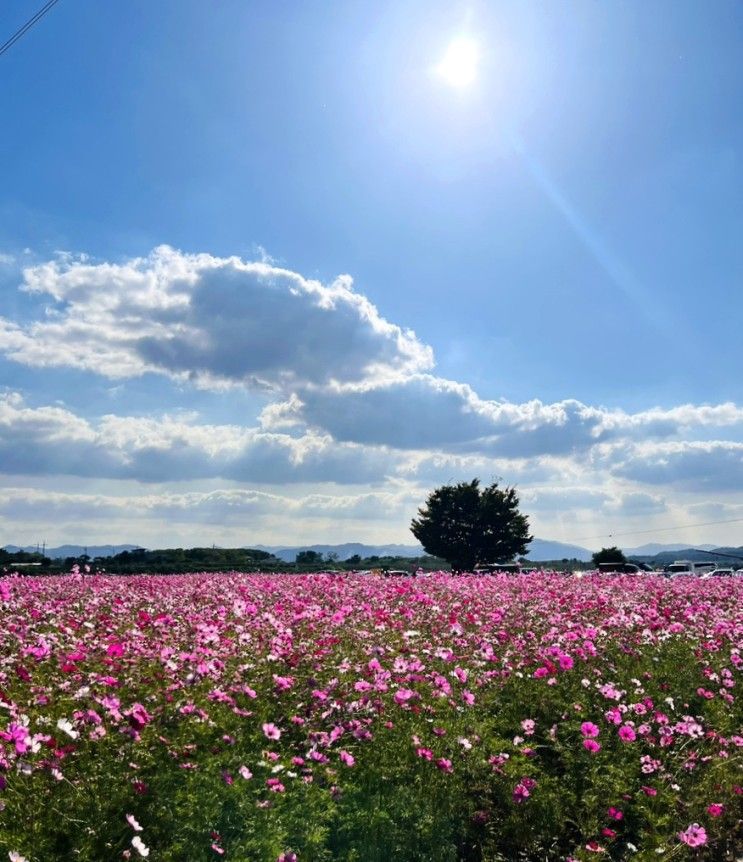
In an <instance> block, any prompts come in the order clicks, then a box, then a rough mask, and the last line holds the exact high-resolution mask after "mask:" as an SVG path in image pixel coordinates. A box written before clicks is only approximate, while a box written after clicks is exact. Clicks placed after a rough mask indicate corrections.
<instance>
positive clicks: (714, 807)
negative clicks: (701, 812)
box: [707, 802, 725, 817]
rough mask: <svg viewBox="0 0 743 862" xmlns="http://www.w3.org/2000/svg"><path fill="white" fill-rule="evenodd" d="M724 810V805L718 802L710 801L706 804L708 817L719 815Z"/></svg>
mask: <svg viewBox="0 0 743 862" xmlns="http://www.w3.org/2000/svg"><path fill="white" fill-rule="evenodd" d="M724 812H725V806H724V805H721V804H720V803H719V802H711V803H710V804H709V805H708V806H707V814H709V816H710V817H721V816H722V814H724Z"/></svg>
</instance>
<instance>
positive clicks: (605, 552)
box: [593, 545, 627, 567]
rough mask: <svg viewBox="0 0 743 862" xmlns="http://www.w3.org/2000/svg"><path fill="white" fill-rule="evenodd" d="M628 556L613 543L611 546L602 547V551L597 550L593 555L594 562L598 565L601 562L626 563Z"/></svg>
mask: <svg viewBox="0 0 743 862" xmlns="http://www.w3.org/2000/svg"><path fill="white" fill-rule="evenodd" d="M626 562H627V557H625V556H624V554H623V553H622V551H621V550H620V549H619V548H617V547H616V546H614V545H612V547H611V548H602V549H601V550H600V551H596V553H595V554H594V555H593V564H594V566H596V567H598V565H599V563H626Z"/></svg>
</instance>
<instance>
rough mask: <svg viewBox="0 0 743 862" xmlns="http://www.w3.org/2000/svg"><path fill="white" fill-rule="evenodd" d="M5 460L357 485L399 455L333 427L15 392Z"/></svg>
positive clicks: (141, 473) (66, 468) (2, 408)
mask: <svg viewBox="0 0 743 862" xmlns="http://www.w3.org/2000/svg"><path fill="white" fill-rule="evenodd" d="M0 465H2V466H0V471H1V472H3V473H5V474H6V475H20V474H25V475H40V474H45V475H46V474H48V475H71V476H79V477H101V478H111V479H136V480H139V481H141V482H164V481H171V482H172V481H186V480H194V479H205V478H223V479H231V480H234V481H244V482H254V483H266V484H284V483H292V482H336V483H343V484H354V483H378V482H381V481H382V480H383V479H384V477H385V475H386V473H387V472H388V471H389V470H390V469H394V466H395V462H394V459H393V458H391V457H390V456H389V455H388V453H386V452H384V451H383V450H378V449H371V448H368V447H362V446H358V445H356V444H338V443H336V442H335V441H333V440H332V438H330V437H329V436H328V435H327V434H325V435H321V434H305V435H302V436H300V437H292V436H289V435H287V434H279V433H271V432H264V431H261V430H260V429H256V428H243V427H240V426H236V425H208V424H200V423H198V422H197V421H195V420H194V418H193V417H192V418H191V420H190V421H189V417H187V416H168V415H165V416H161V417H158V418H141V417H131V416H129V417H126V416H112V415H107V416H103V417H101V418H100V419H99V420H98V421H96V422H90V421H88V420H85V419H83V418H81V417H79V416H76V415H75V414H74V413H72V412H71V411H69V410H66V409H64V408H62V407H56V406H49V407H37V408H32V407H28V406H26V405H25V404H24V402H23V399H22V398H21V397H20V396H19V395H18V394H17V393H10V394H6V395H4V396H2V397H0Z"/></svg>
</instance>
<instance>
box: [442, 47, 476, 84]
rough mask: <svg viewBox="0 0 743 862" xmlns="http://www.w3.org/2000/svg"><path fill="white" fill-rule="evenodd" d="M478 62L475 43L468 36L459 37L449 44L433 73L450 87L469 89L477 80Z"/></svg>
mask: <svg viewBox="0 0 743 862" xmlns="http://www.w3.org/2000/svg"><path fill="white" fill-rule="evenodd" d="M479 60H480V50H479V48H478V45H477V42H475V40H474V39H471V38H469V37H468V36H460V37H459V38H457V39H455V40H454V41H453V42H451V43H450V44H449V47H448V48H447V49H446V53H445V54H444V56H443V58H442V59H441V62H440V63H439V64H438V65H437V66H436V68H435V71H436V74H437V75H438V76H439V77H440V78H442V79H443V80H444V81H445V82H446V83H447V84H449V86H451V87H459V88H464V87H469V86H470V85H471V84H473V83H474V81H475V79H476V78H477V66H478V63H479Z"/></svg>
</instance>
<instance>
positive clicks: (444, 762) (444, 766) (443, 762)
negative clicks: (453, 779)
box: [436, 757, 454, 773]
mask: <svg viewBox="0 0 743 862" xmlns="http://www.w3.org/2000/svg"><path fill="white" fill-rule="evenodd" d="M436 766H437V767H438V768H439V769H440V770H441V771H442V772H447V773H448V772H454V768H453V767H452V765H451V760H448V759H447V758H446V757H439V759H438V760H437V761H436Z"/></svg>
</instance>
